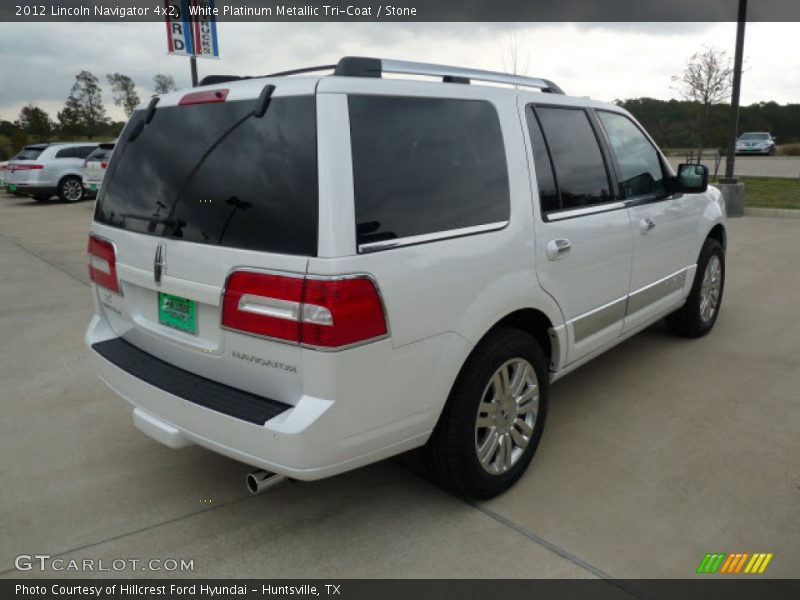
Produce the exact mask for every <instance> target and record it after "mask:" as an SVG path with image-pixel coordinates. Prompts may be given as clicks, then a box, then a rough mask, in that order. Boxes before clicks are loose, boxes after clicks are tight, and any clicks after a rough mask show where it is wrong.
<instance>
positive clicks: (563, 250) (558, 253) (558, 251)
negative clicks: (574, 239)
mask: <svg viewBox="0 0 800 600" xmlns="http://www.w3.org/2000/svg"><path fill="white" fill-rule="evenodd" d="M570 248H572V244H570V242H569V240H567V239H564V238H561V239H558V240H550V241H549V242H547V258H548V259H549V260H561V259H562V258H564V257H565V256H566V255H567V254H569V250H570Z"/></svg>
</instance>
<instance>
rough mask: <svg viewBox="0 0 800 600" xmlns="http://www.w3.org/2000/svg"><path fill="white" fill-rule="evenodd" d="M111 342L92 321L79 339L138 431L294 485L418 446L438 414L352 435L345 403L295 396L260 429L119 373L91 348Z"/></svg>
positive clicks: (354, 419) (101, 323) (97, 320)
mask: <svg viewBox="0 0 800 600" xmlns="http://www.w3.org/2000/svg"><path fill="white" fill-rule="evenodd" d="M115 338H116V334H114V333H113V332H112V330H111V329H110V328H109V327H108V325H107V323H106V322H105V320H104V319H102V318H101V317H98V316H95V317H94V318H93V319H92V322H91V323H90V325H89V329H88V330H87V332H86V340H85V341H86V344H87V346H88V347H89V349H90V353H91V355H92V358H93V360H94V363H95V368H96V371H97V374H98V376H99V377H100V379H101V380H102V381H103V382H104V383H106V385H108V386H109V387H110V388H111V389H112V390H113V391H115V392H116V393H117V394H118V395H120V396H122V397H123V398H124V399H125V400H127V401H128V402H129V403H130V404H131V405H133V407H134V411H133V419H134V423H135V425H136V426H137V427H138V428H139V429H140V430H141V431H142V432H144V433H145V434H147V435H148V436H150V437H151V438H153V439H155V440H157V441H159V442H161V443H163V444H165V445H167V446H169V447H172V448H180V447H183V446H188V445H192V444H196V445H199V446H203V447H205V448H208V449H210V450H212V451H214V452H218V453H220V454H223V455H225V456H228V457H230V458H233V459H235V460H238V461H241V462H243V463H246V464H249V465H253V466H255V467H259V468H261V469H265V470H267V471H271V472H274V473H279V474H282V475H286V476H288V477H292V478H295V479H300V480H314V479H321V478H324V477H329V476H331V475H336V474H338V473H342V472H345V471H349V470H352V469H354V468H357V467H360V466H363V465H366V464H369V463H372V462H376V461H378V460H382V459H384V458H388V457H389V456H393V455H395V454H399V453H401V452H405V451H406V450H410V449H412V448H416V447H418V446H421V445H423V444H424V443H425V441H426V440H427V438H428V436H429V435H430V431H431V429H432V427H433V425H434V424H435V422H436V418H437V417H438V410H439V409H440V408H441V407H440V406H439V407H436V408H435V409H434V410H429V411H425V412H424V413H420V414H415V415H412V416H410V417H407V418H404V419H401V420H398V421H394V422H391V423H389V424H387V425H386V426H383V427H379V428H376V429H368V428H365V429H367V430H366V431H363V430H362V431H358V433H357V434H354V432H353V431H352V430H348V429H347V427H352V426H353V424H355V425H356V428H357V425H358V423H359V421H363V420H364V417H363V415H362V414H361V413H360V410H359V409H358V408H356V407H354V405H353V403H351V402H348V401H338V402H337V401H334V400H332V399H329V398H319V397H315V396H311V395H303V396H302V397H300V399H299V400H298V401H297V402H296V403H295V404H294V405H292V406H289V405H283V406H285V407H286V409H285V410H283V409H281V410H280V411H279V412H278V413H277V414H275V415H274V416H272V417H269V418H267V420H266V421H265V422H263V424H259V423H258V422H248V421H246V420H243V419H242V418H236V417H233V416H230V415H229V414H224V413H222V412H219V411H218V410H213V409H211V408H208V407H207V406H203V405H201V404H198V403H197V402H196V401H195V400H192V401H188V400H186V399H185V398H182V397H180V396H178V395H176V394H174V393H170V391H167V390H165V389H162V388H161V387H159V386H158V385H153V383H157V382H152V383H149V382H147V381H145V380H144V379H142V378H139V377H136V376H135V375H134V374H132V373H131V372H129V370H130V371H135V369H131V368H130V367H128V366H126V368H122V367H121V366H119V365H118V364H115V363H114V362H112V361H111V360H108V358H105V357H103V356H102V355H101V354H100V353H99V352H97V351H96V350H95V349H93V348H92V347H93V346H95V345H96V344H98V343H101V342H104V341H108V340H113V339H115ZM387 343H388V342H387ZM126 369H128V370H126ZM172 391H175V390H172ZM373 393H374V392H373ZM403 393H404V390H402V389H401V388H398V398H388V397H374V396H373V401H374V402H376V403H380V402H387V401H389V402H392V401H397V400H400V399H402V398H403ZM345 400H350V399H345ZM279 404H280V403H279ZM376 408H377V407H376ZM343 424H345V425H343Z"/></svg>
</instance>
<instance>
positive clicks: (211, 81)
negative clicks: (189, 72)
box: [197, 75, 252, 85]
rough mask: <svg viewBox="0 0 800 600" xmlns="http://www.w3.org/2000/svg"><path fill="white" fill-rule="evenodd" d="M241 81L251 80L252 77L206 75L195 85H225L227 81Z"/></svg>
mask: <svg viewBox="0 0 800 600" xmlns="http://www.w3.org/2000/svg"><path fill="white" fill-rule="evenodd" d="M242 79H252V77H247V76H241V75H206V76H205V77H203V78H202V79H201V80H200V83H198V84H197V85H216V84H218V83H227V82H228V81H241V80H242Z"/></svg>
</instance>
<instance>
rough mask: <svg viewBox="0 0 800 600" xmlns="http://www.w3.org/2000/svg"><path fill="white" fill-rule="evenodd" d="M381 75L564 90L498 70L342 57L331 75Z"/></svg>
mask: <svg viewBox="0 0 800 600" xmlns="http://www.w3.org/2000/svg"><path fill="white" fill-rule="evenodd" d="M383 73H394V74H400V75H425V76H430V77H441V78H442V81H444V82H451V83H470V82H471V81H486V82H491V83H504V84H508V85H518V86H522V87H532V88H537V89H540V90H542V91H543V92H546V93H550V94H564V91H563V90H562V89H561V88H560V87H558V86H557V85H556V84H555V83H553V82H552V81H550V80H548V79H542V78H539V77H524V76H522V75H510V74H508V73H499V72H497V71H482V70H480V69H465V68H462V67H451V66H447V65H436V64H428V63H418V62H410V61H405V60H387V59H384V58H367V57H363V56H345V57H344V58H342V59H341V60H340V61H339V63H338V64H337V65H336V69H335V70H334V73H333V74H334V75H340V76H343V77H380V76H381V75H382V74H383Z"/></svg>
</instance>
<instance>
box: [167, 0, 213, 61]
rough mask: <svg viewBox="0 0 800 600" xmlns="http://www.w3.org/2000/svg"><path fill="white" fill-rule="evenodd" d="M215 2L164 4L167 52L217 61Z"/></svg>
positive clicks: (192, 0) (194, 0) (189, 0)
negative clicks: (215, 59)
mask: <svg viewBox="0 0 800 600" xmlns="http://www.w3.org/2000/svg"><path fill="white" fill-rule="evenodd" d="M215 2H216V0H164V12H165V20H166V23H167V52H169V53H170V54H182V55H185V56H197V57H199V58H219V43H218V40H217V19H216V16H215V15H214V13H215V12H216V6H215Z"/></svg>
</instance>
